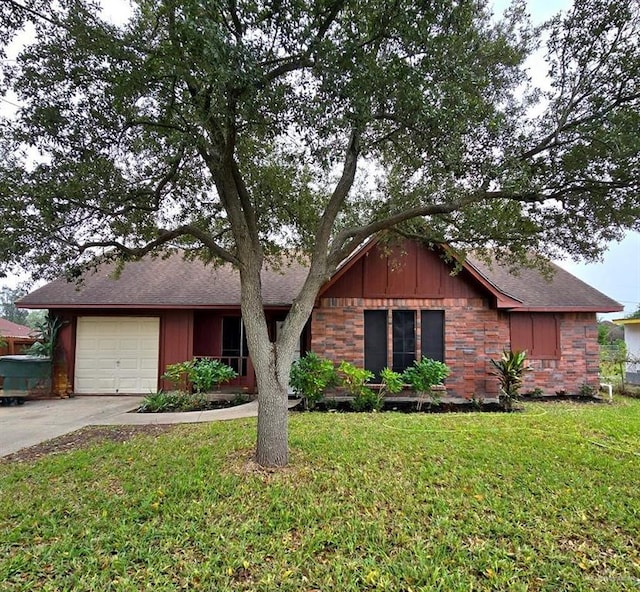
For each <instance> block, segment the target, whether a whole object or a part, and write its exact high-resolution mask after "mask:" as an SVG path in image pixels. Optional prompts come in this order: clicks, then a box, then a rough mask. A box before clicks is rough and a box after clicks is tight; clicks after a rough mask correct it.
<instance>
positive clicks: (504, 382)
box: [491, 351, 529, 410]
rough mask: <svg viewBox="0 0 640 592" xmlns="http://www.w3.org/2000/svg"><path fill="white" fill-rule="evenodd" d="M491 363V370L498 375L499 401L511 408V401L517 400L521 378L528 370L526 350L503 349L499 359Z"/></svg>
mask: <svg viewBox="0 0 640 592" xmlns="http://www.w3.org/2000/svg"><path fill="white" fill-rule="evenodd" d="M491 364H492V365H493V367H494V368H495V370H494V371H493V372H492V374H493V375H494V376H497V377H498V381H499V383H500V395H499V397H500V401H501V402H502V404H503V405H504V407H505V409H509V410H510V409H511V408H512V406H513V401H517V400H518V397H519V393H520V387H521V386H522V380H523V378H524V375H525V373H526V372H528V371H529V366H527V352H526V351H504V352H502V356H501V358H500V359H499V360H497V361H496V360H491Z"/></svg>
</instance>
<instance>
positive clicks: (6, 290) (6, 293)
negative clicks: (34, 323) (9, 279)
mask: <svg viewBox="0 0 640 592" xmlns="http://www.w3.org/2000/svg"><path fill="white" fill-rule="evenodd" d="M26 293H27V291H26V290H25V289H24V288H22V287H18V288H10V287H8V286H4V287H3V288H0V317H2V318H3V319H7V320H8V321H11V322H13V323H18V325H25V324H26V323H27V317H28V316H29V311H27V310H21V309H19V308H18V307H17V306H16V305H15V301H16V300H18V299H20V298H22V297H23V296H24V295H25V294H26Z"/></svg>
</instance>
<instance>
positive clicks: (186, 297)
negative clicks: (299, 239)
mask: <svg viewBox="0 0 640 592" xmlns="http://www.w3.org/2000/svg"><path fill="white" fill-rule="evenodd" d="M114 272H115V265H114V264H113V263H108V264H103V265H101V266H100V267H99V268H98V271H97V272H95V273H92V272H89V273H88V274H87V275H86V276H85V279H84V282H83V283H82V284H80V285H76V284H74V283H69V282H67V281H66V280H65V279H63V278H60V279H57V280H54V281H53V282H51V283H49V284H46V285H45V286H43V287H42V288H39V289H38V290H35V291H34V292H31V294H28V295H27V296H25V297H24V298H22V299H21V300H19V301H18V306H20V307H23V308H198V307H203V308H209V307H211V308H224V307H227V308H228V307H231V308H235V307H238V306H239V305H240V276H239V274H238V273H237V271H236V270H234V269H233V268H232V267H231V265H222V266H220V267H215V266H213V265H205V263H204V262H203V261H200V260H195V261H187V260H185V259H184V258H183V257H182V254H181V253H175V254H173V255H171V256H169V257H167V258H162V257H146V258H144V259H142V260H140V261H135V262H131V263H127V264H126V265H125V266H124V269H123V270H122V272H121V273H120V276H119V277H117V278H116V277H114ZM306 276H307V269H306V268H305V267H303V266H301V265H300V264H298V263H295V262H291V263H290V264H288V265H286V266H284V267H283V269H282V270H281V271H278V270H273V269H265V270H263V272H262V293H263V303H264V305H265V306H273V307H278V306H290V305H291V302H292V300H293V298H294V296H295V295H296V294H297V293H298V292H299V291H300V288H301V287H302V284H303V283H304V280H305V279H306Z"/></svg>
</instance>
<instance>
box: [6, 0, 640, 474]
mask: <svg viewBox="0 0 640 592" xmlns="http://www.w3.org/2000/svg"><path fill="white" fill-rule="evenodd" d="M639 11H640V8H639V5H638V3H637V0H576V2H575V5H574V6H573V7H572V8H571V9H570V10H569V11H568V12H567V13H566V14H563V15H560V16H558V17H556V18H554V19H552V20H551V21H550V22H549V23H547V24H546V25H545V26H543V27H540V28H533V27H532V26H531V25H530V24H529V22H528V19H527V16H526V12H525V6H524V5H523V4H522V3H517V2H516V3H515V4H513V5H512V7H511V8H510V9H509V10H508V11H507V12H506V13H505V15H504V17H503V18H502V19H501V20H497V19H496V18H494V17H493V16H492V15H491V12H490V9H489V7H487V5H486V3H485V2H484V1H483V0H434V1H429V2H416V1H414V0H359V1H357V2H355V1H351V0H319V1H317V2H311V3H310V2H306V1H303V0H278V1H275V0H274V1H266V0H251V1H249V0H207V1H205V0H135V1H134V2H133V11H132V13H131V15H130V18H129V19H128V20H127V22H126V24H125V25H123V26H115V25H113V24H110V23H108V22H105V21H104V20H103V19H101V17H100V14H101V13H100V6H99V4H97V3H95V2H92V1H90V0H57V1H53V2H49V1H48V0H20V1H18V0H4V1H3V2H1V3H0V27H1V28H2V30H0V38H3V39H5V40H6V42H7V43H8V42H9V41H10V40H11V39H12V37H13V36H14V35H16V34H18V33H19V32H20V31H22V30H23V29H25V28H26V31H27V36H28V37H29V38H30V39H31V40H30V41H28V42H26V44H25V45H24V47H23V49H22V50H21V51H20V53H19V56H18V58H17V61H5V62H4V66H3V79H2V86H3V91H4V92H5V93H6V92H8V91H11V94H9V95H5V97H8V100H11V101H13V102H16V101H17V102H19V103H20V104H21V105H22V107H21V108H20V109H19V111H18V112H17V114H16V115H15V116H12V117H11V118H5V120H4V121H2V131H1V134H2V135H1V137H2V144H1V148H0V150H1V151H2V162H1V163H0V171H1V174H2V176H1V177H0V208H1V213H2V220H3V228H2V235H1V236H0V262H1V263H0V265H2V266H3V269H8V268H10V267H12V266H25V265H26V266H28V267H29V268H30V269H32V270H34V271H36V272H39V273H40V274H41V275H43V274H46V275H47V276H51V275H53V274H57V273H60V272H61V271H64V270H67V271H69V269H71V270H75V269H78V268H79V267H81V266H82V264H83V263H85V262H87V261H90V260H91V259H92V258H95V257H96V255H98V254H100V253H106V254H107V255H106V256H108V257H119V258H121V259H122V260H124V261H126V260H130V259H133V258H137V257H140V256H143V255H146V254H148V253H151V252H159V251H162V250H163V249H166V248H168V247H169V246H171V245H176V244H178V245H180V246H181V247H183V248H185V249H186V250H187V252H188V253H190V254H192V255H194V256H199V257H203V258H205V259H207V260H212V261H216V262H228V263H230V264H232V265H234V266H235V267H236V268H237V269H238V271H239V274H240V277H241V281H242V302H241V305H242V315H243V319H244V323H245V326H246V331H247V340H248V346H249V352H250V354H251V356H252V360H253V364H254V367H255V371H256V378H257V385H258V392H259V418H258V442H257V460H258V462H259V463H261V464H263V465H284V464H286V462H287V407H286V403H287V395H286V384H287V382H288V376H289V369H290V366H291V362H292V359H293V355H294V349H295V343H296V342H297V341H298V339H299V336H300V333H301V331H302V329H303V326H304V324H305V322H306V321H307V319H308V317H309V315H310V313H311V310H312V307H313V304H314V299H315V297H316V295H317V293H318V290H319V289H320V287H321V286H322V284H323V283H324V282H325V281H326V280H327V279H328V278H329V277H330V276H331V274H332V273H333V272H334V270H335V269H336V267H337V266H338V265H339V263H340V262H341V261H342V260H344V259H345V257H347V256H349V255H350V254H351V253H353V252H354V250H355V249H357V248H358V247H359V246H360V245H362V243H363V242H364V241H366V240H367V239H368V238H369V237H371V236H372V235H374V234H376V233H380V232H381V231H385V230H387V229H394V230H395V231H397V232H400V233H404V234H408V235H411V234H414V235H419V236H420V237H421V238H422V239H423V240H425V241H427V242H430V243H433V244H437V243H448V244H450V245H452V246H454V247H455V248H458V249H459V250H460V251H462V252H463V251H464V250H466V249H469V248H478V247H483V248H492V249H497V252H498V253H503V254H507V253H508V254H509V256H511V257H516V258H520V259H522V258H525V257H526V256H527V253H530V252H532V251H535V252H537V253H541V254H545V255H551V256H554V255H558V254H559V253H560V252H564V253H569V254H571V255H581V256H585V257H595V256H597V255H598V253H599V252H600V250H601V249H602V245H603V243H604V242H605V241H606V240H609V239H612V238H618V237H620V236H621V234H622V233H623V232H624V230H625V229H628V228H638V219H639V215H638V214H639V213H640V200H639V197H638V184H639V181H640V157H639V153H640V134H639V133H638V130H639V129H640V113H639V109H638V107H639V98H640V84H639V74H640V72H639V70H640V49H639V46H638V39H639V38H640V15H639ZM23 35H24V34H23ZM23 39H24V37H23ZM542 46H543V47H542ZM532 55H534V56H537V58H536V60H534V61H530V62H527V59H528V58H530V56H532ZM543 60H544V61H543ZM527 63H528V64H529V65H532V64H538V65H535V66H534V67H535V68H536V69H542V70H543V73H546V74H547V77H546V79H545V80H546V82H545V83H544V86H543V88H541V89H536V88H534V86H533V85H532V84H531V82H530V80H529V79H528V74H527V69H526V67H525V66H526V65H527ZM540 64H543V65H540ZM536 74H538V73H537V72H536ZM283 252H286V253H289V254H291V253H292V252H295V253H298V254H300V255H303V254H304V255H305V256H306V257H307V260H308V263H309V274H308V277H307V280H306V282H305V284H304V287H303V288H302V290H301V291H300V293H299V294H297V295H295V298H294V300H293V305H292V307H291V310H290V312H289V314H288V316H287V319H286V321H285V324H284V328H283V331H282V332H281V333H280V335H279V336H278V338H277V341H276V342H274V343H272V342H270V340H269V336H268V332H267V323H266V322H265V316H264V312H263V309H262V297H261V285H260V270H261V268H262V267H263V266H264V265H265V264H268V263H269V261H270V260H271V259H274V258H277V256H278V254H279V253H283ZM169 281H170V278H169Z"/></svg>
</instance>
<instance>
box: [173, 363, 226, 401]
mask: <svg viewBox="0 0 640 592" xmlns="http://www.w3.org/2000/svg"><path fill="white" fill-rule="evenodd" d="M236 376H238V374H237V373H236V371H235V370H234V369H233V368H231V367H230V366H227V364H223V363H222V362H220V361H219V360H211V359H207V358H202V359H195V360H189V361H186V362H178V363H177V364H169V365H168V366H167V368H166V370H165V372H164V374H163V375H162V378H164V379H165V380H168V381H169V382H170V383H171V384H173V385H174V386H175V387H176V388H177V389H179V390H182V391H186V390H188V389H189V388H190V386H192V387H193V389H194V390H195V391H196V393H204V392H207V391H210V390H213V389H214V388H215V389H219V388H220V385H221V384H222V383H225V382H229V381H230V380H233V379H234V378H235V377H236Z"/></svg>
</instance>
